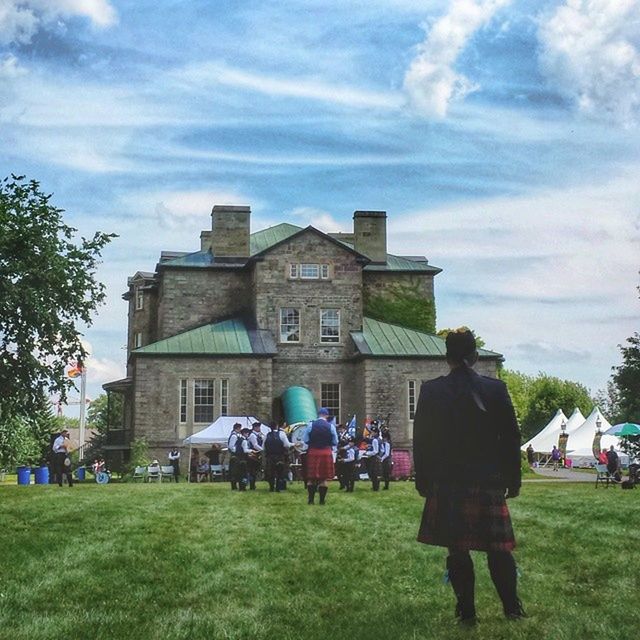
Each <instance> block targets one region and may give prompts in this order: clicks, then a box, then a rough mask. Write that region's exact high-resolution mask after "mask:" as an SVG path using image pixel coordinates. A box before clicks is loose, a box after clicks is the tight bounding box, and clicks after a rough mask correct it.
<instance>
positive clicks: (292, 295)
mask: <svg viewBox="0 0 640 640" xmlns="http://www.w3.org/2000/svg"><path fill="white" fill-rule="evenodd" d="M304 262H310V263H314V264H323V263H324V264H329V265H330V267H329V278H328V279H326V280H322V279H318V280H299V279H290V278H289V265H290V264H292V263H294V264H300V263H304ZM253 279H254V281H253V290H254V294H255V316H256V320H257V323H258V326H259V327H261V328H264V329H269V330H270V331H271V332H272V333H273V335H274V337H275V339H276V341H277V342H278V341H279V339H280V326H279V318H280V315H279V314H280V308H282V307H293V308H296V309H299V310H300V321H301V325H300V326H301V335H300V342H298V343H286V342H285V343H279V344H278V351H279V354H278V359H279V360H287V361H289V360H295V361H296V362H302V361H307V360H320V361H323V360H331V361H337V360H344V359H345V358H350V357H352V356H353V355H354V353H355V350H354V345H353V341H352V340H351V338H350V335H349V332H350V331H353V330H360V329H361V327H362V265H361V264H360V263H358V262H357V260H356V256H355V255H354V254H353V253H352V252H350V251H348V250H346V249H343V248H342V247H340V246H339V245H336V244H335V243H333V242H331V241H329V240H327V239H325V238H322V237H321V236H319V235H318V234H316V233H314V232H312V231H308V232H306V233H303V234H301V235H299V236H297V237H295V238H293V239H292V240H290V241H288V242H285V243H283V244H281V245H280V246H278V247H277V248H276V249H274V250H273V251H270V252H269V253H267V254H266V255H265V256H264V258H263V259H262V260H260V261H259V262H257V263H256V265H255V270H254V275H253ZM321 309H339V310H340V342H339V343H336V344H333V343H324V342H320V310H321Z"/></svg>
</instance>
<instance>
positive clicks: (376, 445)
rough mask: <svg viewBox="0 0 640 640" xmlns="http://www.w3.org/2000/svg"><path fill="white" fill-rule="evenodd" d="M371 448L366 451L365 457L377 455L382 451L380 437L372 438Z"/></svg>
mask: <svg viewBox="0 0 640 640" xmlns="http://www.w3.org/2000/svg"><path fill="white" fill-rule="evenodd" d="M370 446H371V449H367V450H366V451H365V452H364V457H365V458H373V456H377V455H378V454H379V453H380V441H379V440H378V438H373V439H372V440H371V445H370Z"/></svg>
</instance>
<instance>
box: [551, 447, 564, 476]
mask: <svg viewBox="0 0 640 640" xmlns="http://www.w3.org/2000/svg"><path fill="white" fill-rule="evenodd" d="M561 457H562V453H560V449H558V447H556V445H555V444H554V445H553V449H551V462H553V470H554V471H557V470H558V468H559V466H560V458H561Z"/></svg>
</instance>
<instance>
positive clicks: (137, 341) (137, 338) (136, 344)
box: [133, 332, 142, 349]
mask: <svg viewBox="0 0 640 640" xmlns="http://www.w3.org/2000/svg"><path fill="white" fill-rule="evenodd" d="M141 346H142V333H140V332H138V333H134V334H133V348H134V349H139V348H140V347H141Z"/></svg>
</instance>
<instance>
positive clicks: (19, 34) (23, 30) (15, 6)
mask: <svg viewBox="0 0 640 640" xmlns="http://www.w3.org/2000/svg"><path fill="white" fill-rule="evenodd" d="M76 16H80V17H84V18H88V19H89V20H90V21H91V23H92V24H93V25H95V26H97V27H110V26H111V25H113V24H115V23H116V21H117V14H116V11H115V9H114V8H113V6H112V5H111V4H110V2H109V1H108V0H3V2H2V3H0V45H7V44H9V43H11V42H16V43H20V44H28V43H29V42H31V39H32V38H33V36H34V35H35V34H36V33H37V31H38V29H41V28H46V27H48V26H49V25H51V24H54V23H56V22H57V21H58V20H61V19H64V18H72V17H76Z"/></svg>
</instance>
